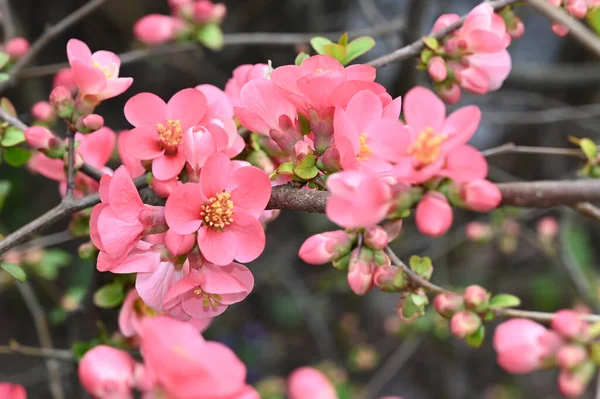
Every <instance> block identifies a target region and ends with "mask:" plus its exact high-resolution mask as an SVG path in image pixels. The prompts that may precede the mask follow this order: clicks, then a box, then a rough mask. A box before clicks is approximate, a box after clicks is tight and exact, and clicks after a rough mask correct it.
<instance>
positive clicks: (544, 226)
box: [537, 216, 560, 240]
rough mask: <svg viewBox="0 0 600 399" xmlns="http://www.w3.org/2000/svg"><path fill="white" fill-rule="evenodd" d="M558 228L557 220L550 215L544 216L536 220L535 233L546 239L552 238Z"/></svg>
mask: <svg viewBox="0 0 600 399" xmlns="http://www.w3.org/2000/svg"><path fill="white" fill-rule="evenodd" d="M559 228H560V226H559V224H558V221H557V220H556V219H555V218H554V217H552V216H545V217H543V218H541V219H540V220H539V221H538V222H537V233H538V235H539V236H540V237H541V238H543V239H546V240H553V239H554V237H556V235H557V234H558V230H559Z"/></svg>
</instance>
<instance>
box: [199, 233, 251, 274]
mask: <svg viewBox="0 0 600 399" xmlns="http://www.w3.org/2000/svg"><path fill="white" fill-rule="evenodd" d="M261 228H262V227H261ZM198 245H199V246H200V251H201V252H202V255H204V257H205V258H206V260H208V261H209V262H211V263H214V264H215V265H218V266H226V265H228V264H230V263H231V262H233V260H234V259H235V256H236V254H237V252H238V248H237V246H238V239H237V237H236V234H235V233H234V232H233V231H232V229H231V226H228V227H227V228H225V230H223V231H217V230H215V229H214V228H212V227H206V226H202V227H200V230H199V231H198Z"/></svg>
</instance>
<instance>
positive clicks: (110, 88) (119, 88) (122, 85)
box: [98, 78, 133, 100]
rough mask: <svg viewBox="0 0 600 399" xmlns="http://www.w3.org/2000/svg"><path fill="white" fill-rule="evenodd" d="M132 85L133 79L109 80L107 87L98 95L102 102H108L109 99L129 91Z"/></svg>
mask: <svg viewBox="0 0 600 399" xmlns="http://www.w3.org/2000/svg"><path fill="white" fill-rule="evenodd" d="M132 83H133V78H117V79H108V80H107V81H106V87H105V88H104V89H103V90H102V91H101V92H100V93H98V98H99V99H100V100H108V99H109V98H113V97H116V96H118V95H120V94H123V93H124V92H125V91H126V90H127V89H129V87H130V86H131V84H132Z"/></svg>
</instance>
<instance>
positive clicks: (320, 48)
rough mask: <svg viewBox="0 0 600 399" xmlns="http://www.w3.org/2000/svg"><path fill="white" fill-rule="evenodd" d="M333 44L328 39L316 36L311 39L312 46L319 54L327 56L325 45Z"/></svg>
mask: <svg viewBox="0 0 600 399" xmlns="http://www.w3.org/2000/svg"><path fill="white" fill-rule="evenodd" d="M332 43H333V42H332V41H331V40H329V39H328V38H326V37H322V36H315V37H313V38H312V39H310V45H311V46H312V48H314V49H315V51H316V52H317V53H319V54H326V53H325V45H327V44H332Z"/></svg>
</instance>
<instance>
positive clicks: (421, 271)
mask: <svg viewBox="0 0 600 399" xmlns="http://www.w3.org/2000/svg"><path fill="white" fill-rule="evenodd" d="M409 265H410V268H411V269H412V270H413V271H414V272H415V273H417V274H418V275H419V276H421V277H423V278H425V279H427V280H429V279H430V278H431V275H432V274H433V264H432V263H431V258H430V257H428V256H425V257H423V258H421V257H420V256H417V255H413V256H411V257H410V259H409Z"/></svg>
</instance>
